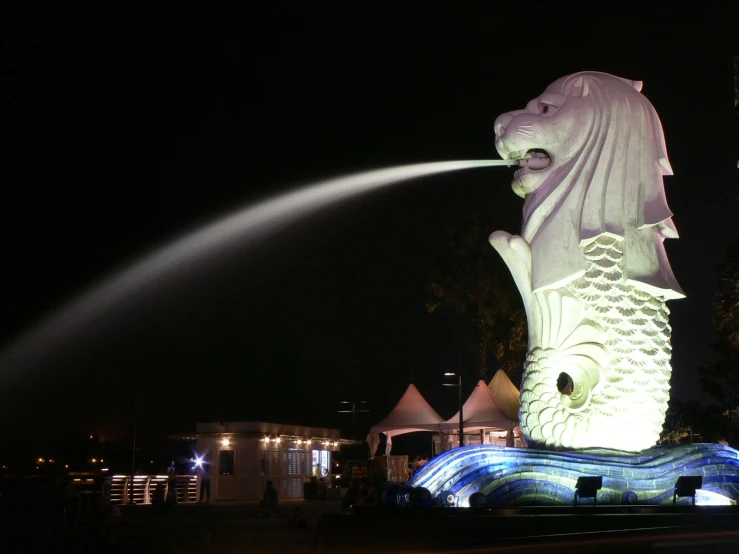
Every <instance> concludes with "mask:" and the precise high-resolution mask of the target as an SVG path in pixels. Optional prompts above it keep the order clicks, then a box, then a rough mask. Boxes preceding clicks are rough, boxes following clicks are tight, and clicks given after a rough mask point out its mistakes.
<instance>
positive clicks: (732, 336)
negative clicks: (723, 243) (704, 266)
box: [714, 239, 739, 348]
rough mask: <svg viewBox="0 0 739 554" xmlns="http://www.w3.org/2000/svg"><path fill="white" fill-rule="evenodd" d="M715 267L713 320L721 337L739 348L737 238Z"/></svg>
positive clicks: (738, 243) (738, 252)
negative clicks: (722, 259) (715, 288)
mask: <svg viewBox="0 0 739 554" xmlns="http://www.w3.org/2000/svg"><path fill="white" fill-rule="evenodd" d="M717 269H718V274H719V281H718V291H717V292H716V299H715V302H714V305H715V307H716V316H715V318H714V322H715V324H716V327H717V328H718V330H719V333H720V334H721V338H722V339H723V340H724V341H726V342H727V343H728V344H729V345H730V346H731V347H732V348H739V239H737V241H736V242H735V243H734V244H732V245H731V246H729V247H728V248H727V249H726V260H725V261H724V263H723V264H721V265H720V266H719V267H718V268H717Z"/></svg>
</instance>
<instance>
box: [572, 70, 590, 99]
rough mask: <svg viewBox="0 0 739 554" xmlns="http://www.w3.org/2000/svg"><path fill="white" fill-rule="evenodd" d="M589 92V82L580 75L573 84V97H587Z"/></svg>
mask: <svg viewBox="0 0 739 554" xmlns="http://www.w3.org/2000/svg"><path fill="white" fill-rule="evenodd" d="M589 92H590V88H589V87H588V80H587V79H586V78H585V77H584V76H583V75H580V76H579V77H578V78H577V79H575V82H574V83H573V84H572V96H580V97H583V96H587V95H588V93H589Z"/></svg>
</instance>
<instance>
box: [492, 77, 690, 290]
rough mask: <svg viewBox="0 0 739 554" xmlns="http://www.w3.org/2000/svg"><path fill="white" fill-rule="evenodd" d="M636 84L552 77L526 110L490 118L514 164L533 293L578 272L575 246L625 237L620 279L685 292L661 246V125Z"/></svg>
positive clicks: (665, 218)
mask: <svg viewBox="0 0 739 554" xmlns="http://www.w3.org/2000/svg"><path fill="white" fill-rule="evenodd" d="M640 91H641V82H635V81H628V80H626V79H622V78H620V77H615V76H613V75H608V74H605V73H598V72H593V71H586V72H582V73H576V74H574V75H569V76H567V77H563V78H561V79H558V80H557V81H555V82H554V83H552V84H551V85H550V86H549V87H547V89H546V90H545V91H544V93H543V94H541V96H539V97H538V98H535V99H533V100H532V101H531V102H529V103H528V104H527V106H526V108H525V109H523V110H518V111H512V112H507V113H504V114H502V115H501V116H499V117H498V118H497V119H496V121H495V137H496V138H495V146H496V149H497V150H498V153H499V154H500V155H501V156H502V157H503V158H504V159H522V161H521V165H522V167H521V168H520V169H519V170H518V171H517V172H516V173H515V176H514V181H513V189H514V191H515V192H516V194H518V195H519V196H521V197H523V198H525V203H524V209H523V225H522V227H523V228H522V232H521V234H522V236H523V237H524V238H525V239H526V240H527V241H528V242H529V244H530V245H531V249H532V258H533V260H534V262H533V268H532V269H533V275H532V278H533V284H532V285H533V289H534V290H544V289H548V288H556V287H560V286H563V285H564V284H566V283H568V282H569V281H571V280H573V279H576V278H578V277H579V276H581V275H582V274H583V273H584V271H585V259H584V256H583V253H582V248H581V247H582V246H584V245H586V244H587V243H589V242H591V241H593V240H595V239H596V238H598V237H599V236H601V235H603V234H609V235H612V236H613V237H615V238H617V239H619V240H624V241H626V242H625V247H624V248H625V253H624V259H625V267H624V274H625V278H626V280H627V281H628V282H630V283H631V284H633V285H634V286H637V287H641V288H643V289H645V290H647V291H648V292H650V293H651V294H653V295H655V296H662V297H664V298H681V297H683V296H684V294H683V293H682V290H681V289H680V286H679V285H678V284H677V281H676V280H675V277H674V275H673V274H672V270H671V268H670V266H669V262H668V261H667V256H666V253H665V250H664V245H663V241H664V239H665V238H676V237H677V231H676V229H675V226H674V224H673V222H672V212H671V211H670V209H669V208H668V206H667V200H666V197H665V190H664V185H663V176H664V175H672V169H671V167H670V162H669V160H668V158H667V150H666V148H665V139H664V134H663V132H662V124H661V122H660V120H659V117H658V115H657V112H656V111H655V110H654V107H653V106H652V104H651V103H650V102H649V101H648V100H647V99H646V98H645V97H644V96H643V95H642V94H641V93H640Z"/></svg>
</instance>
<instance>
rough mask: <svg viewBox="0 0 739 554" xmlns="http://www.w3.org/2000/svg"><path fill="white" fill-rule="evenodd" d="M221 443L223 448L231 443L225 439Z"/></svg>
mask: <svg viewBox="0 0 739 554" xmlns="http://www.w3.org/2000/svg"><path fill="white" fill-rule="evenodd" d="M222 442H223V446H228V445H229V444H231V441H230V440H228V439H227V438H226V439H223V441H222Z"/></svg>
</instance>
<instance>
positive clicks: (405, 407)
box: [370, 383, 444, 437]
mask: <svg viewBox="0 0 739 554" xmlns="http://www.w3.org/2000/svg"><path fill="white" fill-rule="evenodd" d="M443 422H444V418H442V417H441V416H440V415H439V414H437V413H436V411H435V410H434V409H433V408H432V407H431V405H430V404H429V403H428V402H426V399H425V398H424V397H423V396H421V393H420V392H418V389H417V388H416V385H414V384H413V383H411V384H410V385H408V388H407V389H406V391H405V393H404V394H403V396H402V397H401V398H400V400H399V401H398V403H397V404H396V405H395V407H394V408H393V409H392V411H391V412H390V413H389V414H388V415H387V417H386V418H385V419H383V420H382V421H381V422H379V423H377V424H375V425H373V426H372V428H371V429H370V434H372V433H384V434H385V435H387V436H388V437H392V436H394V435H402V434H403V433H412V432H414V431H438V430H439V425H441V424H442V423H443Z"/></svg>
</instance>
